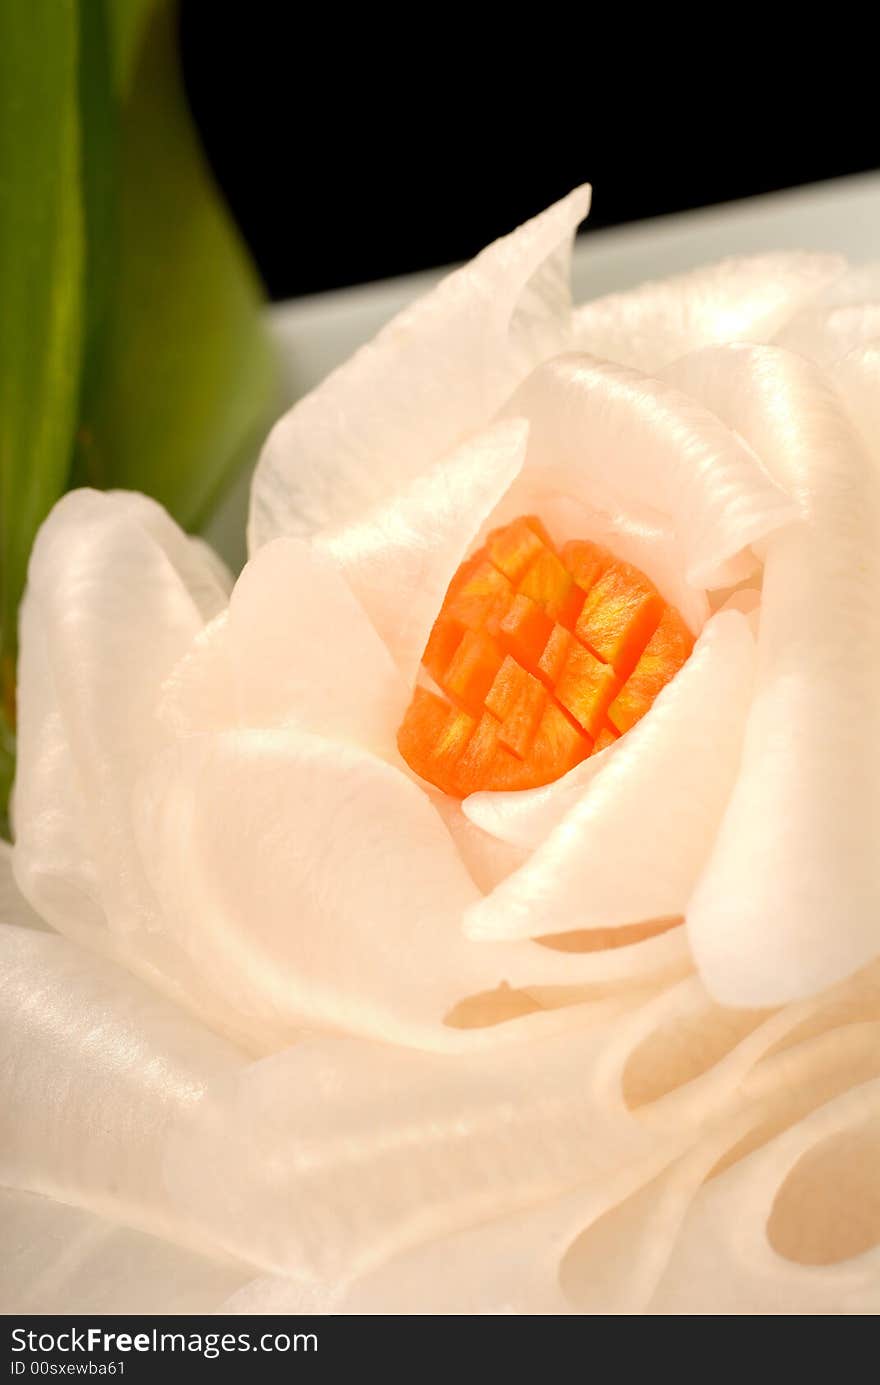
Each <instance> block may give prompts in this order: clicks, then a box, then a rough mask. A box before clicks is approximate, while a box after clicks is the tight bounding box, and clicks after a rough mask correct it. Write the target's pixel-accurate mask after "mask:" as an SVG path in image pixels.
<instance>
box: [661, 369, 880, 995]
mask: <svg viewBox="0 0 880 1385" xmlns="http://www.w3.org/2000/svg"><path fill="white" fill-rule="evenodd" d="M671 373H672V374H673V378H674V379H675V381H676V383H678V384H679V385H680V386H681V387H682V388H685V389H688V390H689V391H690V392H691V393H692V394H693V395H694V396H695V397H696V398H699V399H701V400H703V402H704V403H705V404H706V405H707V406H708V407H710V408H712V409H714V410H715V411H716V412H717V413H718V414H719V415H720V416H721V417H723V418H724V419H725V420H726V421H727V422H728V423H729V424H730V425H731V427H735V428H737V429H738V431H739V432H741V433H742V435H743V436H744V437H745V438H746V439H747V440H748V441H749V442H750V443H751V445H752V446H753V447H754V448H755V450H756V451H757V452H758V453H759V455H760V456H761V457H762V459H763V460H764V461H765V463H766V464H767V466H768V468H770V470H771V471H772V473H773V475H774V476H775V478H776V479H777V481H779V482H780V483H781V484H783V485H785V486H786V487H787V488H788V489H789V490H790V491H791V493H792V494H793V495H796V497H797V499H798V503H799V505H800V508H801V513H802V516H803V517H802V519H801V521H800V522H799V523H798V524H796V525H792V526H790V527H789V528H788V529H787V530H785V531H784V532H781V533H778V534H774V535H771V536H770V537H768V539H767V540H766V541H765V550H766V556H765V568H764V579H763V590H762V598H761V621H760V634H759V664H758V674H757V682H756V692H755V699H754V702H753V704H752V708H751V711H750V714H749V720H748V724H747V727H746V734H745V740H744V746H743V761H742V768H741V772H740V775H739V778H738V780H737V785H736V788H735V790H734V792H733V795H732V797H731V801H730V805H729V807H728V810H727V813H726V814H725V817H724V820H723V822H722V825H721V828H720V831H719V834H718V838H717V840H716V843H715V847H714V850H713V852H712V856H711V859H710V861H709V863H708V865H707V867H706V870H705V872H704V874H703V876H702V878H701V880H700V882H699V883H698V885H697V888H696V891H695V894H694V897H693V899H692V900H691V903H690V906H689V908H688V914H687V918H688V929H689V933H690V938H691V945H692V947H693V949H694V955H695V958H696V960H697V965H698V967H699V969H700V971H701V974H702V975H703V978H704V980H705V981H706V984H707V986H708V987H709V990H710V991H711V992H712V993H713V995H715V996H716V997H717V998H718V999H719V1000H722V1001H725V1002H726V1003H729V1004H741V1005H768V1004H776V1003H779V1002H781V1001H785V1000H788V999H792V998H797V997H799V996H804V995H808V994H810V993H811V992H813V991H817V990H820V989H821V988H822V987H825V986H827V985H829V984H830V983H832V982H834V981H836V980H838V979H839V978H841V977H843V976H846V975H848V974H849V973H850V972H853V971H855V970H856V969H857V968H858V967H860V966H862V965H863V964H865V963H866V962H868V961H869V960H870V959H871V958H872V957H874V956H876V955H877V954H878V953H880V922H878V920H880V873H878V870H877V843H878V840H880V698H878V696H877V689H878V686H880V477H878V473H877V470H876V467H875V466H874V465H873V464H872V462H871V459H870V458H869V457H868V455H867V453H866V451H865V449H864V446H863V443H862V441H861V438H860V437H859V435H858V434H857V433H856V431H855V428H854V426H853V424H852V423H851V421H850V419H849V417H848V416H847V414H846V411H845V409H844V407H843V405H842V403H841V401H840V400H839V398H838V397H837V396H835V394H834V393H833V391H832V390H831V388H830V386H829V385H828V384H827V382H826V381H825V379H824V377H823V376H822V375H821V374H820V372H819V371H818V370H817V368H816V367H815V366H814V365H812V364H810V363H809V362H807V361H806V360H804V359H803V358H801V357H798V356H795V355H793V354H792V353H789V352H786V351H783V350H782V349H781V348H779V347H744V346H741V347H717V348H713V349H712V350H709V351H705V352H700V353H697V354H696V355H694V356H692V357H690V358H688V359H687V360H684V361H681V362H678V363H677V364H676V366H675V367H674V369H673V371H672V372H671Z"/></svg>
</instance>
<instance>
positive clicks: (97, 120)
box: [0, 0, 274, 829]
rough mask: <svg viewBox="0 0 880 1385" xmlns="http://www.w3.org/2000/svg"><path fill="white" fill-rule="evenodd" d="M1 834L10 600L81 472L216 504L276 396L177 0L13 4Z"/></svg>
mask: <svg viewBox="0 0 880 1385" xmlns="http://www.w3.org/2000/svg"><path fill="white" fill-rule="evenodd" d="M0 304H2V334H0V669H2V694H3V696H2V710H0V829H2V827H3V822H2V816H3V809H4V806H5V804H6V799H7V790H8V786H9V782H10V780H11V777H12V772H13V763H14V759H13V757H14V720H15V713H14V689H15V681H14V670H15V655H16V621H17V608H18V603H19V600H20V597H21V593H22V589H23V586H24V581H25V576H26V570H27V558H28V554H29V552H30V547H31V544H32V542H33V538H34V535H35V533H36V530H37V529H38V527H39V525H40V524H41V522H42V521H43V519H44V518H45V516H46V514H47V513H48V511H49V510H50V509H51V507H52V505H53V504H54V502H55V501H56V500H57V499H58V497H59V496H60V495H61V494H62V493H63V492H64V491H65V490H66V489H69V487H70V486H72V485H80V484H89V485H96V486H102V487H107V486H124V487H131V488H136V489H138V490H143V491H146V492H147V493H148V494H150V495H154V496H156V498H157V499H159V500H160V501H161V502H162V503H163V504H164V505H166V506H167V507H168V508H169V509H170V510H171V512H172V514H173V515H174V516H175V518H176V519H177V520H178V521H179V522H180V523H181V524H183V525H184V526H186V527H187V528H190V529H192V528H196V527H198V526H199V525H200V524H201V523H202V522H203V520H204V519H205V518H206V517H207V515H208V513H209V512H210V509H211V506H212V505H213V504H214V502H215V501H216V499H217V497H218V495H219V494H220V492H221V490H222V487H223V485H224V483H225V482H226V481H227V480H228V479H229V477H230V476H231V474H232V473H233V472H234V470H235V467H236V465H237V463H238V462H239V461H240V460H241V459H242V458H243V457H244V456H245V455H246V454H247V452H248V451H250V450H251V449H252V448H253V447H254V446H255V444H256V441H257V438H258V435H259V433H260V431H262V429H263V428H264V427H265V424H266V422H267V419H268V415H269V412H270V410H271V406H272V403H273V401H274V372H273V364H272V358H271V352H270V347H269V343H268V340H267V338H266V336H265V334H264V332H263V329H262V325H261V320H260V290H259V286H258V283H257V280H256V277H255V275H254V273H253V270H252V269H251V266H250V264H249V262H248V259H247V255H246V253H245V251H244V249H243V247H242V245H241V243H240V241H239V238H238V236H237V233H236V231H235V229H234V228H233V226H232V224H231V222H230V221H229V218H228V217H227V215H226V213H225V211H224V209H223V206H222V204H221V202H220V200H219V197H218V194H217V192H216V190H215V188H214V185H213V182H212V179H211V176H210V174H209V172H208V169H207V166H206V162H205V159H204V156H203V155H202V152H201V149H200V147H199V144H198V141H197V138H196V135H195V133H194V130H193V127H192V122H191V119H190V116H189V113H188V110H187V107H186V103H185V99H184V96H183V90H182V84H181V78H180V71H179V65H178V59H177V44H176V7H175V5H174V3H173V0H27V3H21V0H0Z"/></svg>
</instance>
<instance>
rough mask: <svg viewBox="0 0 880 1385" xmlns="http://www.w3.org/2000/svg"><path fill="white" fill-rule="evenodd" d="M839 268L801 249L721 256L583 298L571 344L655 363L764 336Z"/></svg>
mask: <svg viewBox="0 0 880 1385" xmlns="http://www.w3.org/2000/svg"><path fill="white" fill-rule="evenodd" d="M845 270H846V261H845V260H843V259H841V258H840V256H838V255H813V254H807V253H803V252H796V253H790V254H769V255H747V256H743V257H741V258H735V259H728V260H722V261H721V262H720V263H718V264H713V265H707V266H705V267H703V268H700V269H695V270H691V271H689V272H688V273H686V274H676V275H673V276H672V277H670V278H668V279H660V280H656V281H652V282H648V283H645V284H642V285H640V286H639V287H638V288H636V289H631V290H629V291H627V292H625V293H613V294H609V295H608V296H607V297H605V298H597V299H596V300H595V301H594V302H592V303H585V304H584V305H583V307H580V308H578V309H577V310H576V312H575V314H574V324H575V328H574V333H575V344H576V346H577V348H578V349H579V350H581V351H588V352H589V353H590V354H591V355H592V356H602V357H604V358H605V359H607V360H609V361H617V362H619V363H620V364H621V365H629V366H635V367H636V368H637V369H639V370H647V371H655V370H660V369H661V368H662V367H663V366H665V365H668V364H669V362H670V361H674V360H676V359H677V357H679V356H684V355H685V354H687V353H688V352H690V351H696V350H698V349H699V348H700V347H703V346H710V345H713V344H714V343H716V342H732V341H751V342H760V341H769V340H771V339H772V338H773V337H774V336H775V335H776V333H777V332H779V331H780V330H781V329H782V328H783V327H784V326H785V324H786V323H787V322H788V321H789V320H790V319H791V318H792V317H793V316H794V315H795V314H796V313H798V312H799V311H800V309H801V308H802V307H804V306H805V305H806V304H808V303H809V302H810V301H811V300H812V299H813V298H815V297H816V296H817V295H818V294H820V293H821V292H822V290H823V289H824V288H825V286H826V285H828V284H833V283H834V282H835V281H836V280H837V279H839V278H841V277H842V276H843V274H844V272H845Z"/></svg>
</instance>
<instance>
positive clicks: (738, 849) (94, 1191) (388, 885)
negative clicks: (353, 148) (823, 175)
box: [0, 190, 880, 1312]
mask: <svg viewBox="0 0 880 1385" xmlns="http://www.w3.org/2000/svg"><path fill="white" fill-rule="evenodd" d="M587 206H588V195H587V193H586V191H583V190H582V191H578V192H575V193H573V194H572V195H571V196H570V197H569V198H567V199H565V200H564V201H562V202H560V203H559V204H558V205H556V206H554V207H551V208H550V209H549V210H548V211H547V212H545V213H544V214H543V215H542V216H540V217H538V218H536V219H535V220H534V221H532V222H530V223H528V224H527V225H525V226H523V227H522V228H520V230H518V231H517V232H515V233H514V234H513V235H511V236H509V237H507V238H505V239H503V240H501V241H498V242H497V243H496V244H494V245H492V246H490V247H489V248H488V249H487V250H486V251H484V252H483V254H482V255H480V256H479V257H478V258H477V259H476V260H475V261H474V262H473V263H472V264H470V265H468V266H467V267H465V268H464V269H461V270H459V271H457V272H456V273H454V274H451V275H450V276H449V277H448V278H447V279H445V280H444V281H443V282H442V283H441V285H440V286H439V287H438V288H437V289H436V290H434V291H433V292H432V293H431V294H429V295H428V296H427V297H426V298H424V299H422V300H421V301H420V302H418V303H416V304H415V305H414V306H413V307H412V308H410V309H408V310H406V311H405V312H404V313H402V314H401V315H400V316H399V317H398V318H396V319H395V320H394V321H393V322H392V323H391V324H390V325H389V326H388V327H387V328H385V330H384V331H383V332H382V333H380V335H379V336H378V338H377V339H376V340H375V341H374V342H373V343H372V344H371V345H369V346H367V347H366V348H364V349H363V350H361V351H360V352H358V353H357V355H356V356H354V357H353V359H352V360H351V361H349V362H348V364H347V365H345V366H343V367H342V368H341V369H340V370H338V371H336V372H334V374H332V375H331V376H330V377H329V378H328V379H327V380H326V381H325V382H324V383H323V385H321V386H320V387H319V388H318V389H317V390H315V391H314V392H313V393H312V394H311V395H310V396H308V397H307V398H306V399H304V400H303V401H301V402H300V403H299V404H298V405H296V407H295V408H293V409H292V410H291V411H290V412H289V413H288V414H287V415H286V416H285V417H284V418H283V419H282V420H281V421H280V422H279V423H278V425H277V426H276V428H275V429H274V430H273V432H272V434H271V436H270V437H269V440H268V442H267V444H266V447H265V449H264V452H263V455H262V458H261V460H260V463H259V466H258V468H257V472H256V475H255V479H254V484H253V491H252V505H251V516H250V526H249V540H250V558H249V561H248V563H247V565H246V567H245V569H244V571H243V572H242V574H241V576H240V577H239V579H238V581H237V582H235V584H234V585H232V583H231V582H230V580H229V579H228V576H227V574H226V573H225V572H224V570H223V568H222V565H221V564H220V563H219V562H218V561H217V560H216V559H215V558H214V557H213V555H211V554H210V553H209V552H208V551H207V550H206V549H205V547H204V546H203V545H202V544H201V543H199V542H198V541H196V540H192V539H189V538H187V537H186V536H185V535H184V534H183V533H181V532H180V531H179V530H178V529H177V528H176V527H175V526H174V524H173V523H172V522H171V521H170V519H169V518H168V517H167V516H166V515H165V514H164V513H163V512H162V511H161V510H160V509H159V508H158V507H157V506H156V505H155V504H153V503H152V502H151V501H149V500H147V499H145V498H144V497H142V496H138V495H132V494H122V493H117V494H106V495H102V494H97V493H94V492H89V491H81V492H76V493H74V494H72V495H70V496H68V497H67V498H65V499H64V500H63V501H62V502H61V503H60V504H59V505H58V506H57V508H56V509H55V511H54V512H53V514H52V515H51V516H50V518H49V519H48V521H47V522H46V524H45V525H44V527H43V530H42V531H41V533H40V535H39V538H38V540H37V543H36V546H35V549H34V554H33V558H32V562H31V568H30V577H29V584H28V591H27V595H26V599H25V603H24V608H23V615H22V627H21V661H20V670H19V705H20V713H19V716H20V743H19V771H18V780H17V784H16V790H15V800H14V825H15V847H14V852H13V853H12V856H11V868H12V870H13V871H14V875H15V879H16V881H17V887H18V890H19V891H20V894H19V893H17V892H16V891H14V890H13V889H12V887H11V885H8V886H7V887H6V890H7V896H8V897H7V898H6V901H5V903H4V905H3V908H4V917H5V919H6V926H5V927H4V928H3V943H2V949H3V950H2V954H0V955H2V959H3V989H2V992H0V1014H2V1023H3V1026H4V1032H6V1033H8V1037H7V1038H6V1039H4V1044H5V1049H4V1053H5V1054H8V1056H9V1061H8V1062H6V1063H5V1064H4V1066H3V1069H2V1075H0V1085H3V1086H4V1087H6V1086H8V1090H5V1091H4V1099H3V1106H4V1110H6V1111H7V1112H9V1113H11V1114H10V1116H9V1121H10V1124H9V1135H8V1137H7V1139H6V1143H5V1147H4V1148H2V1149H0V1171H2V1174H3V1183H4V1184H5V1186H6V1187H7V1188H8V1189H9V1190H10V1191H9V1192H7V1193H4V1194H2V1195H0V1196H2V1198H3V1199H5V1200H6V1202H7V1204H8V1205H7V1209H6V1210H7V1213H8V1216H7V1219H6V1220H7V1225H8V1226H9V1227H10V1228H11V1232H10V1234H11V1235H12V1237H13V1240H14V1244H15V1245H17V1246H19V1247H24V1248H25V1251H23V1252H21V1253H25V1254H26V1256H29V1257H30V1258H29V1259H27V1260H26V1263H25V1266H24V1270H22V1266H21V1263H20V1262H16V1264H17V1266H18V1268H17V1269H16V1271H15V1275H14V1276H13V1278H12V1279H11V1280H10V1283H9V1284H8V1285H7V1286H6V1288H5V1293H6V1296H7V1297H8V1299H9V1301H10V1303H12V1304H13V1305H14V1306H15V1308H16V1309H19V1308H24V1307H32V1308H34V1309H37V1308H45V1307H46V1306H47V1299H48V1298H51V1294H49V1292H48V1290H47V1291H46V1292H45V1293H43V1292H42V1291H41V1290H40V1288H39V1286H40V1285H41V1284H45V1283H46V1282H47V1281H46V1279H45V1273H46V1270H47V1268H49V1267H52V1270H53V1275H54V1279H53V1280H52V1282H53V1283H54V1284H55V1285H56V1290H55V1293H56V1297H57V1296H58V1295H62V1287H63V1295H66V1296H67V1297H66V1298H64V1297H63V1295H62V1300H63V1303H64V1304H66V1303H69V1302H74V1303H75V1304H76V1305H77V1306H78V1307H79V1308H80V1310H81V1311H87V1310H90V1309H93V1308H95V1309H97V1308H105V1309H106V1308H108V1307H112V1306H114V1305H116V1306H122V1307H127V1308H130V1309H140V1310H149V1309H151V1308H155V1310H156V1311H162V1309H163V1308H164V1307H167V1304H168V1299H167V1294H168V1292H169V1287H168V1286H169V1285H173V1286H175V1287H174V1292H175V1294H176V1298H175V1300H174V1301H175V1303H176V1304H177V1305H178V1306H180V1305H183V1306H184V1307H189V1308H191V1309H193V1310H197V1309H199V1308H201V1307H218V1306H221V1305H223V1306H226V1307H229V1308H231V1309H240V1310H241V1311H272V1310H273V1309H281V1308H296V1307H299V1308H303V1307H312V1308H318V1309H320V1310H321V1311H329V1312H332V1311H343V1312H361V1311H364V1312H369V1311H382V1310H383V1309H384V1310H385V1311H409V1310H416V1311H418V1310H419V1309H422V1310H424V1311H430V1312H439V1311H451V1312H456V1311H484V1312H493V1311H499V1312H500V1311H517V1312H563V1311H572V1310H574V1311H587V1312H608V1311H614V1312H617V1311H625V1312H644V1311H648V1310H650V1311H652V1312H653V1311H659V1312H693V1311H701V1310H703V1311H713V1312H719V1311H722V1312H724V1311H728V1312H753V1311H761V1309H762V1305H763V1306H764V1307H766V1305H767V1304H772V1306H773V1308H774V1310H775V1311H787V1312H823V1311H834V1312H839V1311H849V1312H863V1311H869V1310H870V1307H871V1305H873V1307H874V1309H876V1308H877V1306H878V1297H877V1295H878V1282H880V1273H878V1263H880V1262H878V1259H877V1256H878V1251H877V1249H876V1239H877V1233H878V1231H880V1227H878V1225H876V1224H875V1221H876V1218H875V1220H872V1218H873V1217H874V1214H875V1212H876V1206H877V1200H876V1187H874V1191H873V1194H871V1192H870V1176H869V1175H868V1174H866V1170H868V1169H870V1168H872V1167H874V1168H876V1155H877V1152H878V1151H877V1140H878V1134H877V1131H878V1129H880V1126H878V1121H880V1095H878V1093H880V1071H878V1068H880V1064H878V1060H877V1058H876V1054H877V1053H878V1051H880V1045H878V1026H880V972H878V969H877V963H876V961H875V959H876V957H877V955H878V953H880V924H878V918H880V869H878V867H877V843H878V840H880V696H878V687H880V495H878V462H880V412H878V403H877V401H878V399H880V346H878V341H880V338H878V336H877V306H876V298H877V296H878V286H877V280H876V276H874V277H872V276H871V275H870V274H869V273H867V272H864V271H862V272H852V271H848V270H847V268H846V266H845V265H844V264H842V263H841V262H840V261H839V260H837V259H836V258H835V257H830V256H817V255H810V254H785V255H767V256H763V257H757V258H753V259H745V260H737V261H728V262H725V263H723V264H721V265H718V266H716V267H714V268H710V269H707V270H702V271H698V272H696V273H693V274H688V275H685V276H682V277H680V278H678V279H673V280H670V281H666V282H664V283H658V284H652V285H648V286H646V287H644V288H642V289H639V290H637V291H635V292H632V293H627V294H620V295H615V296H612V297H610V298H605V299H600V300H598V301H596V302H594V303H591V304H588V305H586V306H585V307H582V308H579V309H576V310H574V311H572V309H571V305H570V302H569V293H568V269H569V264H568V261H569V252H570V246H571V240H572V236H573V233H574V231H575V229H576V227H577V225H578V223H579V222H580V220H581V219H582V218H583V216H584V215H585V213H586V211H587ZM8 864H9V863H7V862H5V861H4V869H8ZM22 896H23V898H22ZM25 901H27V903H25ZM41 921H42V922H41ZM46 924H48V925H49V927H50V929H51V930H52V931H46V928H45V925H46ZM98 1111H100V1114H101V1119H100V1121H96V1112H98ZM34 1194H41V1195H43V1198H42V1200H41V1199H39V1198H36V1197H34V1196H33V1195H34ZM846 1196H850V1197H851V1198H855V1199H857V1201H856V1202H854V1203H853V1205H852V1206H851V1207H849V1209H848V1210H847V1211H846V1215H844V1214H843V1212H842V1211H841V1207H840V1206H838V1202H837V1201H835V1200H840V1199H844V1198H845V1197H846ZM872 1197H873V1200H872ZM47 1199H54V1201H48V1200H47ZM805 1208H806V1209H808V1212H807V1211H805ZM99 1219H104V1222H106V1221H109V1222H110V1223H112V1229H110V1228H108V1227H107V1226H106V1225H105V1226H104V1231H105V1234H104V1235H103V1236H102V1237H100V1238H95V1239H94V1242H92V1241H89V1240H88V1237H89V1234H90V1229H92V1228H94V1227H99V1228H100V1227H101V1226H102V1225H103V1224H104V1223H102V1222H101V1221H100V1220H99ZM80 1235H82V1236H83V1237H85V1238H86V1241H87V1243H88V1245H89V1246H90V1247H91V1248H90V1249H87V1250H85V1251H84V1252H83V1257H84V1258H83V1263H82V1264H80V1265H79V1266H78V1269H77V1274H76V1276H75V1277H74V1276H73V1275H72V1274H70V1273H69V1272H68V1270H66V1269H65V1268H64V1266H63V1265H58V1264H57V1263H56V1260H55V1255H56V1250H55V1249H53V1248H55V1247H57V1245H58V1242H59V1238H61V1240H62V1241H65V1242H66V1241H68V1240H69V1239H70V1238H71V1237H79V1236H80ZM4 1259H6V1260H7V1261H8V1263H12V1262H11V1261H9V1260H8V1257H0V1261H2V1260H4ZM843 1262H845V1265H844V1264H843ZM817 1264H822V1265H824V1266H825V1268H824V1270H823V1271H822V1273H821V1274H817V1273H816V1272H815V1266H816V1265H817ZM122 1266H125V1267H126V1269H125V1273H122V1272H121V1267H122ZM808 1267H809V1268H808ZM3 1273H4V1271H0V1285H2V1284H3V1279H2V1275H3ZM74 1279H75V1282H74ZM59 1286H61V1287H59ZM29 1293H30V1294H31V1295H32V1297H31V1299H30V1300H29V1299H28V1294H29ZM163 1295H165V1297H163ZM48 1306H49V1307H50V1308H51V1307H57V1306H58V1303H57V1302H56V1300H55V1299H53V1300H52V1302H50V1303H48ZM7 1311H11V1309H8V1310H7Z"/></svg>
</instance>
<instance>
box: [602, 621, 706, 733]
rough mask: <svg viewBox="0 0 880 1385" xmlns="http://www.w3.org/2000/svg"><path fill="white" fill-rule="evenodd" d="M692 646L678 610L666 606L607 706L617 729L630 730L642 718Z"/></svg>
mask: <svg viewBox="0 0 880 1385" xmlns="http://www.w3.org/2000/svg"><path fill="white" fill-rule="evenodd" d="M693 647H694V637H693V635H692V634H691V632H690V630H689V629H688V628H687V626H686V625H685V623H684V621H683V620H682V618H681V616H680V615H679V614H678V611H676V610H674V609H673V607H671V606H667V607H666V610H665V611H664V612H663V615H662V616H661V617H660V624H659V625H658V626H657V629H656V630H655V631H654V633H653V635H652V636H651V638H650V639H649V640H648V643H647V644H646V645H645V649H644V653H643V654H642V656H641V658H640V659H639V661H638V663H637V664H636V666H635V668H634V669H633V671H632V673H631V674H630V676H629V678H628V679H627V681H626V682H625V683H624V685H623V687H622V688H621V690H620V692H619V693H618V694H617V697H616V698H615V699H614V701H613V702H612V704H611V706H610V708H609V709H608V716H609V719H610V720H611V721H612V722H613V723H614V725H615V727H616V728H617V730H618V731H620V732H621V733H622V732H624V731H629V730H630V728H631V727H633V726H635V724H636V722H637V721H640V720H641V718H642V717H643V716H644V715H645V713H646V712H647V710H648V708H649V707H650V706H651V704H652V702H653V701H654V699H655V697H656V696H657V694H658V693H659V692H660V691H661V690H662V689H663V688H665V686H666V684H667V683H668V682H670V680H671V679H673V678H674V677H675V675H676V673H678V670H679V669H680V668H681V666H682V664H684V663H685V662H686V661H687V660H688V659H689V658H690V655H691V651H692V649H693Z"/></svg>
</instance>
